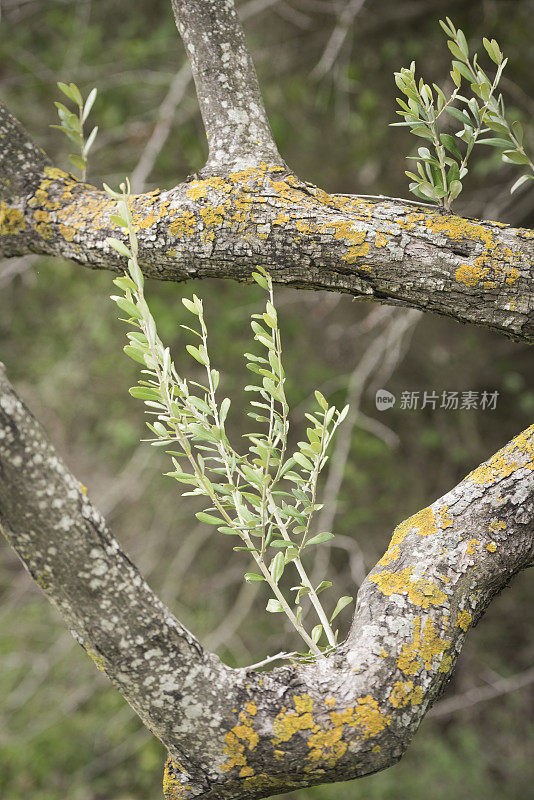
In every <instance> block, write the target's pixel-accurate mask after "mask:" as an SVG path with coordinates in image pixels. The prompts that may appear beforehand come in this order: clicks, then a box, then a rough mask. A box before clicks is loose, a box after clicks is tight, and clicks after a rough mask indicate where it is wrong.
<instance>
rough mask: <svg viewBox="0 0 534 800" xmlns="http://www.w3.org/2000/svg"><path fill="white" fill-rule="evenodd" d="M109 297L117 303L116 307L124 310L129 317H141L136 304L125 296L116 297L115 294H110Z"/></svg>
mask: <svg viewBox="0 0 534 800" xmlns="http://www.w3.org/2000/svg"><path fill="white" fill-rule="evenodd" d="M111 299H112V300H114V301H115V303H117V305H118V307H119V308H120V309H121V310H122V311H124V312H126V314H128V316H129V317H135V319H142V317H143V315H142V314H141V312H140V311H139V309H138V308H137V306H136V305H134V303H132V302H131V300H127V299H126V298H125V297H118V296H117V295H114V294H112V295H111Z"/></svg>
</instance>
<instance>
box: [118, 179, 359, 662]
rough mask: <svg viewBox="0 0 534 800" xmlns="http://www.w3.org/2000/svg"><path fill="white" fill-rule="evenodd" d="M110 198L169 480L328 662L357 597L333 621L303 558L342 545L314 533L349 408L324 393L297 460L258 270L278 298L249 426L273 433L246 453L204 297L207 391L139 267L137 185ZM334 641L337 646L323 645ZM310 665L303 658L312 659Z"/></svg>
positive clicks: (274, 609) (193, 308)
mask: <svg viewBox="0 0 534 800" xmlns="http://www.w3.org/2000/svg"><path fill="white" fill-rule="evenodd" d="M104 188H105V190H106V192H107V193H108V194H109V195H110V196H111V197H113V198H115V199H116V200H117V201H118V203H117V208H118V213H117V215H115V216H113V218H112V219H113V222H114V223H115V224H116V225H117V226H119V227H120V228H122V229H124V230H125V231H126V232H127V234H128V240H129V246H127V245H126V244H124V242H122V241H121V240H119V239H116V238H108V240H107V242H108V244H109V246H110V247H112V248H113V249H114V250H115V251H116V252H118V253H119V254H120V255H121V256H123V257H125V258H126V259H127V260H128V273H127V274H125V275H124V276H123V277H120V278H116V279H115V281H114V283H115V285H116V286H117V287H118V288H119V289H120V290H121V291H122V292H123V294H122V295H113V296H112V300H114V301H115V302H116V304H117V305H118V307H119V308H120V310H121V311H122V312H124V313H125V314H126V319H125V320H124V321H125V322H127V323H128V324H129V325H131V326H133V327H134V328H135V329H136V330H134V331H132V332H130V333H128V334H127V336H128V339H129V344H128V345H126V347H125V348H124V352H125V353H126V355H128V356H129V357H130V358H132V359H133V360H134V361H136V362H138V363H139V364H141V365H142V366H143V367H144V369H143V370H142V375H143V376H144V378H143V379H142V380H140V381H139V384H138V385H137V386H134V387H133V388H132V389H130V394H131V395H132V396H133V397H136V398H138V399H140V400H143V401H144V403H145V405H146V406H147V407H148V412H147V413H149V414H150V415H151V416H152V418H153V420H152V422H149V423H147V425H148V427H149V429H150V430H151V432H152V434H153V438H152V440H151V441H152V444H154V445H156V446H164V447H172V448H175V447H178V448H179V450H176V449H171V450H168V451H167V452H168V453H169V455H170V456H171V458H172V463H173V466H174V470H173V471H172V472H168V473H166V474H167V475H169V476H170V477H172V478H174V479H175V480H176V481H178V483H180V484H184V485H185V486H186V487H188V490H187V491H185V492H183V496H203V497H207V498H209V501H210V505H209V506H208V507H207V508H206V509H205V510H204V511H199V512H197V514H196V517H197V519H198V520H199V521H200V522H204V523H206V524H208V525H214V526H216V527H217V530H218V531H219V532H220V533H222V534H226V535H229V536H237V537H238V538H240V539H241V542H242V545H240V546H238V547H235V548H234V550H237V551H242V550H245V551H247V552H249V553H250V554H251V556H252V558H253V559H254V561H255V562H256V565H257V567H258V568H259V573H255V572H247V573H245V580H246V581H247V582H266V583H267V584H268V586H269V587H270V589H271V591H272V593H273V594H274V598H271V599H270V600H269V601H268V603H267V606H266V610H267V611H269V612H270V613H280V612H284V613H285V614H286V615H287V617H288V618H289V619H290V621H291V623H292V625H293V627H294V628H295V630H297V631H298V633H299V634H300V636H301V637H302V638H303V639H304V641H305V642H306V644H307V645H308V647H309V648H310V652H311V653H313V654H315V655H317V654H319V653H321V652H325V651H328V650H329V649H331V648H333V647H335V646H336V644H337V631H336V632H334V631H333V630H332V627H331V625H330V622H331V621H332V620H333V619H334V618H335V617H336V616H337V615H338V614H339V613H340V611H342V610H343V608H345V607H346V606H347V605H348V604H349V603H350V602H351V601H352V598H351V597H348V596H345V597H342V598H341V599H340V600H339V602H338V603H337V605H336V608H335V609H334V613H333V614H332V615H331V617H330V619H328V617H327V615H326V613H325V611H324V609H323V607H322V605H321V603H320V601H319V599H318V596H317V595H318V592H320V591H323V590H324V589H326V588H329V587H330V586H331V585H332V584H331V582H330V581H321V582H320V584H319V585H318V586H317V587H314V586H313V585H312V583H311V581H310V579H309V577H308V575H307V573H306V570H305V568H304V566H303V563H302V556H303V554H304V551H305V549H308V548H310V547H312V546H314V545H317V544H321V543H323V542H326V541H328V540H330V539H332V538H333V534H331V533H329V532H326V531H325V532H321V533H317V534H315V535H313V536H312V535H310V534H311V525H312V520H313V515H314V513H315V511H317V510H318V509H320V508H322V506H321V505H320V504H319V503H318V502H317V484H318V481H319V475H320V473H321V471H322V470H323V468H324V467H325V465H326V463H327V459H328V457H327V455H326V452H327V449H328V446H329V444H330V442H331V440H332V437H333V436H334V433H335V431H336V429H337V427H338V426H339V425H340V423H341V422H342V421H343V419H344V418H345V416H346V414H347V411H348V406H346V407H345V408H344V409H343V410H342V411H337V410H336V408H335V407H334V406H329V405H328V402H327V401H326V399H325V397H324V396H323V395H322V394H321V392H318V391H316V392H315V400H316V403H317V409H316V410H315V411H314V412H313V413H306V418H307V420H308V422H309V426H308V428H307V430H306V438H307V440H306V441H301V442H298V445H297V449H296V450H295V452H294V453H293V454H292V455H291V456H290V457H288V456H287V443H288V441H287V437H288V431H289V406H288V403H287V399H286V394H285V390H284V383H285V372H284V368H283V365H282V345H281V337H280V329H279V327H278V315H277V311H276V308H275V306H274V297H273V287H272V281H271V278H270V276H269V274H268V273H267V272H266V271H265V270H264V269H263V268H262V267H258V272H253V273H252V277H253V278H254V280H255V281H256V283H257V284H258V285H259V286H260V287H261V288H262V289H263V290H264V291H266V292H267V294H268V299H267V301H266V305H265V311H264V313H262V314H253V315H252V319H251V327H252V331H253V333H254V339H255V341H256V342H257V343H258V344H259V345H260V347H261V353H262V355H257V354H253V353H245V358H246V359H247V369H248V370H249V371H250V372H251V373H252V374H253V376H254V382H253V383H252V384H249V385H248V386H245V391H246V392H250V394H251V397H252V398H253V399H251V401H250V406H251V408H252V411H249V412H248V416H249V417H251V418H252V419H253V420H254V421H255V422H257V423H259V424H260V426H261V429H260V431H259V432H254V433H247V434H245V438H246V439H248V451H247V452H246V453H240V452H238V451H237V450H236V449H234V447H233V446H232V445H231V443H230V441H229V439H228V436H227V433H226V427H225V422H226V418H227V415H228V411H229V409H230V399H229V398H228V397H225V398H224V399H223V400H222V401H221V402H219V400H218V398H217V394H216V393H217V388H218V386H219V380H220V374H219V372H218V371H217V370H216V369H214V368H213V367H212V364H211V360H210V356H209V351H208V334H207V328H206V323H205V321H204V309H203V304H202V301H201V300H200V299H199V298H198V297H197V296H196V295H193V299H192V300H189V299H187V298H183V299H182V302H183V304H184V306H185V308H186V309H187V310H188V311H189V313H190V314H191V315H192V316H193V317H194V321H193V323H192V325H194V326H195V327H191V326H189V325H182V328H184V329H185V330H186V331H187V332H188V333H189V334H190V335H192V336H193V337H194V341H195V344H188V345H186V351H187V352H188V353H189V355H190V356H191V357H192V358H193V359H194V360H195V361H197V362H198V363H199V364H201V365H202V366H203V367H204V369H205V373H206V378H205V382H204V383H203V384H200V383H198V382H196V381H187V380H185V379H184V378H182V377H180V375H179V374H178V372H177V370H176V367H175V365H174V362H173V361H172V359H171V355H170V350H169V348H168V347H165V346H164V345H163V343H162V341H161V339H160V337H159V335H158V332H157V329H156V323H155V321H154V317H153V316H152V313H151V311H150V308H149V306H148V304H147V302H146V299H145V295H144V290H143V286H144V278H143V274H142V272H141V270H140V268H139V264H138V260H137V255H138V245H137V237H136V234H135V232H134V228H133V223H132V217H131V213H130V208H129V205H128V198H129V194H130V186H129V183H128V184H127V185H125V184H121V193H120V194H118V193H117V192H114V191H113V190H112V189H110V188H109V186H106V184H104ZM289 565H292V567H293V568H294V569H296V571H297V574H298V583H297V585H296V586H292V587H291V591H292V592H295V594H294V596H293V600H292V602H289V601H288V600H287V598H286V596H285V595H284V593H283V591H282V590H281V588H280V586H279V583H280V580H281V578H282V576H283V575H284V572H285V569H286V567H288V566H289ZM303 597H308V598H309V600H310V602H311V604H312V606H313V607H314V609H315V611H316V613H317V616H318V617H319V620H320V622H319V624H317V625H315V627H314V628H313V630H312V631H311V634H309V633H308V632H307V630H306V629H305V628H304V625H303V621H302V616H303V609H302V603H301V601H302V598H303ZM292 606H293V607H294V609H295V610H293V608H292ZM323 637H325V638H326V640H327V641H326V642H325V643H324V644H321V641H322V639H323ZM308 655H309V654H303V657H307V656H308Z"/></svg>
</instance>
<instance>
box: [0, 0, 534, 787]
mask: <svg viewBox="0 0 534 800" xmlns="http://www.w3.org/2000/svg"><path fill="white" fill-rule="evenodd" d="M173 10H174V12H175V16H176V19H177V24H178V28H179V30H180V33H181V35H182V37H183V39H184V42H185V45H186V49H187V52H188V55H189V58H190V61H191V66H192V71H193V74H194V77H195V81H196V85H197V91H198V95H199V102H200V106H201V110H202V114H203V119H204V123H205V126H206V132H207V135H208V140H209V146H210V149H209V159H208V163H207V165H206V167H205V168H204V170H202V172H201V175H200V176H199V177H195V178H192V179H189V180H188V181H186V182H184V183H182V184H181V185H178V186H176V187H175V188H174V189H172V190H171V191H168V192H159V191H156V192H151V193H149V194H144V195H139V196H136V197H133V198H132V199H131V206H132V214H133V219H134V222H135V226H136V230H137V234H138V239H139V248H140V253H139V255H140V262H141V265H142V268H143V271H144V272H145V274H146V275H148V276H152V277H156V278H160V279H164V280H175V281H182V280H187V279H188V278H191V277H199V278H201V277H208V276H209V277H213V276H215V277H220V278H234V279H237V280H242V281H248V280H249V276H250V272H251V271H252V269H253V268H254V267H255V266H256V265H257V264H262V265H264V266H265V267H266V268H267V269H268V270H269V271H270V272H271V274H272V275H273V278H274V280H275V281H276V282H277V283H282V284H284V283H285V284H291V285H294V286H297V287H301V288H308V289H329V290H331V291H339V292H347V293H350V294H352V295H354V296H355V297H360V298H368V299H371V300H377V301H380V302H387V303H395V304H401V305H407V306H413V307H415V308H421V309H424V310H431V311H434V312H436V313H440V314H445V315H447V316H450V317H453V318H455V319H457V320H459V321H461V322H469V323H474V324H480V325H484V326H485V327H487V328H489V329H491V330H495V331H499V332H500V333H503V334H505V335H506V336H509V337H511V338H513V339H517V340H520V341H524V342H531V341H532V340H533V338H534V326H533V307H534V296H533V289H532V265H533V260H534V232H532V231H528V230H518V229H514V228H510V227H508V226H505V225H501V224H499V223H492V222H480V221H474V220H469V219H462V218H459V217H457V216H454V215H447V216H443V215H441V214H440V213H439V212H438V211H437V210H435V209H433V208H429V207H428V206H424V205H419V204H416V203H411V202H409V201H405V200H390V199H380V198H378V199H376V200H370V199H369V198H367V199H364V198H358V197H349V196H345V195H329V194H327V193H326V192H323V191H322V190H320V189H318V188H316V187H314V186H312V185H310V184H308V183H306V182H304V181H302V180H300V179H299V178H298V177H297V176H295V175H294V174H293V173H291V171H289V170H288V169H287V168H286V167H285V165H284V163H283V161H282V160H281V158H280V156H279V154H278V151H277V149H276V145H275V143H274V142H273V140H272V136H271V133H270V130H269V125H268V121H267V117H266V114H265V111H264V109H263V104H262V101H261V96H260V91H259V88H258V84H257V80H256V76H255V73H254V68H253V65H252V62H251V60H250V56H249V54H248V52H247V49H246V45H245V40H244V36H243V32H242V30H241V28H240V25H239V22H238V20H237V16H236V13H235V9H234V5H233V2H231V0H211V2H210V1H209V0H195V2H188V1H186V0H173ZM0 142H1V143H2V153H1V155H0V199H1V203H0V254H1V255H4V256H17V255H23V254H25V253H29V252H34V253H43V254H51V255H60V256H64V257H66V258H70V259H71V260H73V261H75V262H77V263H79V264H82V265H84V266H88V267H92V268H98V269H110V270H113V271H122V269H123V268H124V264H123V263H122V261H121V259H120V258H119V257H118V256H117V254H116V253H115V252H114V251H113V250H111V249H110V248H109V246H108V245H107V243H106V237H107V236H109V235H114V236H119V237H120V236H121V235H122V234H121V232H120V231H119V229H117V228H115V227H114V226H113V225H111V224H110V215H111V214H112V213H114V211H115V204H114V203H113V202H112V201H111V200H110V199H109V198H108V197H107V195H105V194H104V193H103V192H100V191H98V190H97V189H95V188H94V187H92V186H90V185H88V184H85V183H81V182H80V181H78V180H76V178H74V177H73V176H72V175H68V174H66V173H64V172H62V171H60V170H58V169H55V168H54V167H53V166H52V165H51V164H50V162H49V160H48V158H47V157H46V155H45V154H44V153H43V151H42V150H41V149H40V148H39V147H38V146H37V145H35V144H34V143H33V141H32V140H31V138H30V137H29V136H28V134H27V133H26V132H25V131H24V129H23V128H22V126H21V125H20V124H19V123H18V122H17V121H16V120H14V119H13V117H12V116H11V115H10V114H9V112H8V111H7V110H6V109H5V108H4V107H3V106H1V104H0ZM533 438H534V429H533V428H530V429H528V430H527V431H525V432H524V433H522V434H520V435H519V436H517V437H516V438H515V439H514V440H513V441H512V442H510V443H509V444H508V445H507V446H506V447H504V448H503V449H502V450H501V451H499V453H497V454H496V455H495V456H493V457H492V458H491V459H490V460H489V461H488V462H486V463H485V464H483V465H482V466H480V467H479V468H477V469H475V470H474V471H473V472H472V473H470V474H469V475H468V476H467V478H466V479H465V480H464V481H462V482H461V483H460V484H459V485H458V486H457V487H456V488H454V489H453V490H452V491H451V492H449V493H448V494H446V495H445V496H444V497H442V498H441V499H440V500H437V501H436V502H435V503H433V504H432V505H431V506H429V507H428V508H425V509H423V510H422V511H420V512H418V513H417V514H415V515H414V516H413V517H411V518H410V519H408V520H406V521H405V522H403V523H401V525H399V526H398V527H397V529H396V530H395V532H394V535H393V538H392V540H391V544H390V546H389V548H388V550H387V552H386V553H385V555H384V556H383V557H382V559H381V560H380V562H379V563H378V564H377V566H376V567H375V569H374V570H373V571H372V572H371V573H370V575H369V576H368V578H367V579H366V581H365V582H364V584H363V585H362V587H361V589H360V592H359V594H358V603H357V608H356V612H355V616H354V620H353V624H352V627H351V630H350V633H349V636H348V638H347V640H346V641H345V642H344V643H343V644H342V645H341V646H340V648H339V649H338V650H337V651H336V652H335V654H334V655H332V656H331V657H330V658H328V659H325V658H321V659H319V661H318V662H317V663H316V664H314V665H313V666H303V665H291V666H287V667H282V668H279V669H275V670H273V671H272V672H270V673H264V674H257V673H255V672H253V671H251V670H246V669H240V670H233V669H229V668H228V667H226V666H225V665H223V664H222V663H221V662H220V660H219V659H218V658H217V657H216V656H214V655H212V654H209V653H207V652H206V651H205V650H204V649H203V648H202V647H201V646H200V644H199V643H198V641H197V640H196V639H195V637H194V636H193V635H192V634H191V633H189V631H187V630H186V629H185V628H184V627H183V626H182V625H181V624H180V622H178V621H177V620H176V619H175V618H174V617H173V615H172V614H171V612H170V611H169V610H168V609H166V608H165V607H164V605H163V604H162V603H161V602H160V601H159V600H158V599H157V597H156V596H155V595H154V593H153V592H152V591H151V589H150V587H148V586H147V584H146V583H145V582H144V580H143V578H142V577H141V575H140V574H139V573H138V571H137V569H136V568H135V566H134V565H133V564H132V563H131V562H130V560H129V559H128V558H127V556H126V555H125V554H124V553H123V552H122V551H121V549H120V547H119V545H118V543H117V542H116V541H115V540H114V539H113V537H112V535H111V533H110V532H109V530H108V529H107V527H106V525H105V522H104V520H103V519H102V517H101V515H100V514H99V513H98V511H97V510H96V509H95V508H94V507H93V505H92V504H91V503H90V501H89V500H88V498H87V497H86V496H85V493H84V490H83V487H82V486H81V485H80V484H79V483H78V481H77V480H76V479H75V478H74V477H73V476H72V475H71V474H70V472H69V471H68V469H67V468H66V467H65V466H64V465H63V464H62V463H61V461H60V459H59V458H58V456H57V455H56V453H55V452H54V450H53V448H52V446H51V445H50V444H49V443H48V442H47V441H46V438H45V436H44V434H43V432H42V430H41V429H40V427H39V425H38V423H37V422H36V421H35V420H34V419H33V417H32V416H31V414H30V413H29V412H28V410H27V409H26V408H25V406H24V405H23V403H22V402H21V401H20V400H19V398H18V397H17V395H16V393H15V392H14V390H13V388H12V387H11V386H10V384H9V382H8V380H7V377H6V375H5V372H3V371H2V372H1V373H0V524H1V527H2V531H3V533H4V535H5V536H6V537H7V539H8V541H9V542H10V544H11V545H12V546H13V547H14V549H15V550H16V551H17V552H18V554H19V556H20V557H21V559H22V561H23V563H24V564H25V566H26V567H27V569H28V571H29V572H30V574H31V575H32V577H33V578H34V579H35V580H36V581H37V583H38V584H39V585H40V587H41V588H42V590H43V592H44V593H45V594H46V595H47V597H48V598H49V599H50V601H51V602H52V603H53V604H54V605H55V606H56V607H57V609H58V610H59V612H60V613H61V614H62V615H63V617H64V618H65V620H66V622H67V624H68V626H69V627H70V629H71V630H72V632H73V634H74V636H75V637H76V639H77V640H78V641H79V642H80V644H81V645H82V646H83V647H84V648H85V649H86V650H87V652H88V653H89V655H90V656H91V657H92V658H93V659H94V661H95V662H96V664H97V666H98V667H99V668H100V669H103V670H104V671H105V672H106V673H107V675H108V676H109V678H110V679H111V680H112V681H113V683H114V685H115V686H116V687H117V688H118V689H119V691H121V693H122V694H123V695H124V697H125V698H126V700H127V701H128V702H129V703H130V704H131V706H132V707H133V708H134V709H135V711H136V712H137V713H138V714H139V716H140V717H141V718H142V719H143V721H144V723H145V724H146V725H147V726H148V727H149V728H150V729H151V730H152V731H153V732H154V734H155V735H156V736H158V737H159V738H160V740H161V741H162V742H163V743H164V745H165V746H166V747H167V748H168V750H169V754H170V758H169V761H168V763H167V767H166V771H165V779H164V793H165V796H166V798H167V800H177V798H187V799H189V798H194V797H200V798H206V799H207V798H210V799H211V800H215V799H216V798H221V800H223V798H228V799H230V798H235V799H236V800H238V799H244V798H259V797H265V796H269V795H272V794H276V793H279V792H283V791H288V790H290V789H293V788H297V787H300V786H310V785H312V784H316V783H324V782H329V781H337V780H348V779H350V778H353V777H357V776H361V775H365V774H368V773H370V772H374V771H376V770H379V769H384V768H385V767H388V766H390V765H391V764H393V763H394V762H395V761H396V760H398V759H399V758H400V757H401V755H402V753H403V752H404V750H405V749H406V747H407V745H408V744H409V741H410V739H411V738H412V736H413V734H414V733H415V731H416V729H417V727H418V725H419V723H420V721H421V719H422V718H423V716H424V714H425V713H426V711H427V709H428V708H429V707H430V705H431V704H432V703H433V701H434V700H435V699H436V697H437V696H438V694H439V693H440V691H441V690H442V688H443V686H444V684H445V683H446V681H447V680H448V677H449V676H450V674H451V671H452V669H453V667H454V663H455V661H456V658H457V656H458V653H459V651H460V649H461V646H462V644H463V641H464V639H465V636H466V634H467V632H468V630H469V629H470V627H471V626H472V625H473V624H475V622H476V621H477V620H478V619H479V617H480V616H481V614H482V613H483V612H484V610H485V609H486V607H487V605H488V603H489V602H490V600H491V598H492V597H493V596H494V595H495V594H496V593H497V592H499V591H500V590H501V589H502V587H503V586H505V585H506V583H507V582H508V581H509V580H510V578H511V577H512V576H513V575H514V574H515V573H516V572H518V571H519V570H521V569H522V568H524V567H527V566H529V565H532V564H533V561H534V555H533V554H534V542H533V505H534V471H533V470H534V458H533V455H534V443H533Z"/></svg>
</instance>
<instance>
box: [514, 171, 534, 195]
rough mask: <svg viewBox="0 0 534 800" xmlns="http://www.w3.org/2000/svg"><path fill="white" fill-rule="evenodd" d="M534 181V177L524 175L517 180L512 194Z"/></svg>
mask: <svg viewBox="0 0 534 800" xmlns="http://www.w3.org/2000/svg"><path fill="white" fill-rule="evenodd" d="M532 180H534V175H522V176H521V177H520V178H518V179H517V180H516V182H515V183H514V185H513V186H512V188H511V189H510V194H513V193H514V192H515V191H517V189H519V187H520V186H522V185H523V184H524V183H526V182H527V181H532Z"/></svg>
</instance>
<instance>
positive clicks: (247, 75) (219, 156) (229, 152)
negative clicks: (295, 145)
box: [172, 0, 284, 175]
mask: <svg viewBox="0 0 534 800" xmlns="http://www.w3.org/2000/svg"><path fill="white" fill-rule="evenodd" d="M172 7H173V10H174V16H175V18H176V24H177V26H178V30H179V31H180V35H181V37H182V39H183V41H184V44H185V48H186V51H187V55H188V57H189V61H190V62H191V70H192V72H193V77H194V79H195V85H196V90H197V96H198V102H199V104H200V111H201V113H202V119H203V120H204V127H205V129H206V135H207V137H208V144H209V156H208V162H207V164H206V166H205V167H204V169H203V170H202V173H203V174H212V175H213V174H220V173H226V172H228V170H229V169H230V170H240V169H246V168H247V167H251V166H254V165H255V164H257V163H258V162H259V161H268V162H269V163H271V164H273V165H278V166H283V164H284V162H283V161H282V158H281V157H280V155H279V153H278V150H277V148H276V144H275V143H274V139H273V136H272V133H271V129H270V127H269V122H268V120H267V115H266V113H265V108H264V106H263V100H262V97H261V92H260V87H259V85H258V80H257V78H256V71H255V69H254V64H253V63H252V59H251V57H250V54H249V52H248V49H247V45H246V42H245V35H244V33H243V28H242V26H241V23H240V22H239V17H238V15H237V12H236V9H235V6H234V2H233V0H195V2H191V0H172Z"/></svg>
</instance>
